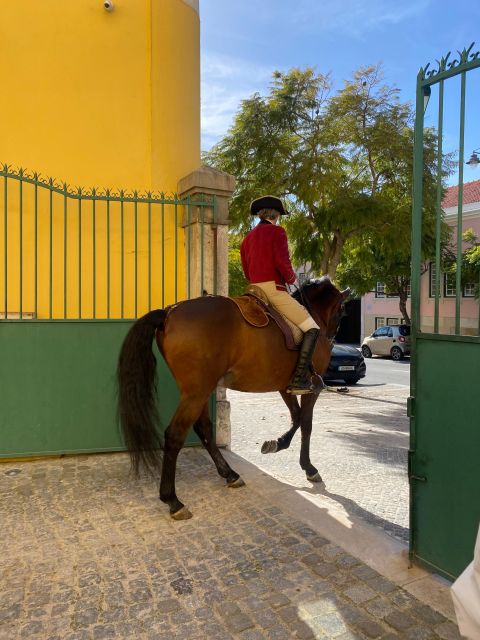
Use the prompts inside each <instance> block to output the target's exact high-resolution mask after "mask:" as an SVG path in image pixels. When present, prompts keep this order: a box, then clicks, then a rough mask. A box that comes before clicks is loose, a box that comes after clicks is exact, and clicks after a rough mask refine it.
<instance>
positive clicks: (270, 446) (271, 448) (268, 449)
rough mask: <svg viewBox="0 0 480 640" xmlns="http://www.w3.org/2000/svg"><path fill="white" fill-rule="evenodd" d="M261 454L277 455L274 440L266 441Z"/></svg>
mask: <svg viewBox="0 0 480 640" xmlns="http://www.w3.org/2000/svg"><path fill="white" fill-rule="evenodd" d="M261 451H262V453H277V451H278V443H277V441H276V440H266V441H265V442H264V443H263V444H262V449H261Z"/></svg>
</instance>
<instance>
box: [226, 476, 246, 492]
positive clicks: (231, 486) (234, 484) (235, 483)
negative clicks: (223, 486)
mask: <svg viewBox="0 0 480 640" xmlns="http://www.w3.org/2000/svg"><path fill="white" fill-rule="evenodd" d="M244 486H245V482H244V481H243V480H242V479H241V478H240V476H238V478H237V479H236V480H234V481H233V482H227V487H228V488H229V489H238V487H244Z"/></svg>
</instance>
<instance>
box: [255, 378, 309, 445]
mask: <svg viewBox="0 0 480 640" xmlns="http://www.w3.org/2000/svg"><path fill="white" fill-rule="evenodd" d="M280 395H281V396H282V398H283V401H284V402H285V404H286V405H287V407H288V409H289V411H290V416H291V418H292V426H291V427H290V429H289V430H288V431H287V432H286V433H284V434H283V436H280V438H278V440H266V441H265V442H264V443H263V444H262V449H261V451H262V453H276V452H277V451H281V450H282V449H288V447H289V446H290V443H291V442H292V438H293V436H294V435H295V434H296V432H297V430H298V428H299V426H300V405H299V404H298V400H297V396H294V395H292V394H291V393H285V391H280Z"/></svg>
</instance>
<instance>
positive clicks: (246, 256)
mask: <svg viewBox="0 0 480 640" xmlns="http://www.w3.org/2000/svg"><path fill="white" fill-rule="evenodd" d="M250 213H251V214H252V215H257V216H258V217H259V218H260V222H259V223H258V224H257V226H256V227H255V228H254V229H252V231H250V232H249V233H248V234H247V235H246V236H245V239H244V240H243V242H242V244H241V246H240V255H241V258H242V266H243V271H244V273H245V277H246V278H247V280H248V281H249V282H250V283H251V284H255V285H256V286H257V287H260V289H262V291H263V292H264V293H265V295H266V296H267V298H268V300H269V302H270V303H271V304H272V305H273V306H274V307H275V308H276V309H277V310H278V311H279V312H280V313H281V314H282V315H283V316H285V317H286V318H288V320H290V321H291V322H293V324H295V325H297V326H298V327H299V329H301V330H302V331H303V341H302V345H301V348H300V355H299V358H298V362H297V368H296V370H295V373H294V375H293V378H292V380H291V381H290V384H289V385H288V387H287V393H292V394H295V395H300V394H304V393H311V392H312V391H317V390H318V389H317V387H315V385H313V384H312V381H311V377H310V376H309V375H308V374H309V369H310V365H311V362H312V356H313V353H314V351H315V346H316V344H317V340H318V336H319V335H320V328H319V326H318V324H317V323H316V322H315V320H314V319H313V318H312V316H311V315H310V314H309V313H308V312H307V310H306V309H305V307H303V306H302V305H301V304H300V303H299V302H297V301H296V300H295V299H294V298H293V297H292V296H291V295H290V294H289V293H288V292H287V287H286V285H287V284H294V283H295V281H296V275H295V272H294V270H293V269H292V264H291V262H290V255H289V252H288V241H287V234H286V232H285V229H283V227H280V226H278V225H277V223H278V220H279V218H280V216H281V215H288V211H286V210H285V208H284V206H283V203H282V201H281V200H280V198H277V197H275V196H262V197H261V198H257V199H256V200H254V201H253V202H252V203H251V205H250Z"/></svg>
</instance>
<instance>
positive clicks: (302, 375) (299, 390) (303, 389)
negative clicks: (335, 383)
mask: <svg viewBox="0 0 480 640" xmlns="http://www.w3.org/2000/svg"><path fill="white" fill-rule="evenodd" d="M319 335H320V329H309V330H308V331H306V332H305V334H304V336H303V342H302V346H301V347H300V355H299V356H298V362H297V368H296V370H295V373H294V374H293V378H292V380H291V381H290V384H289V385H288V387H287V393H292V394H293V395H302V394H304V393H313V392H319V391H321V390H322V389H324V388H325V385H324V384H323V380H322V379H321V378H320V381H321V382H320V384H319V385H314V384H313V383H312V377H311V375H310V366H311V364H312V356H313V353H314V351H315V347H316V346H317V340H318V336H319Z"/></svg>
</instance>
